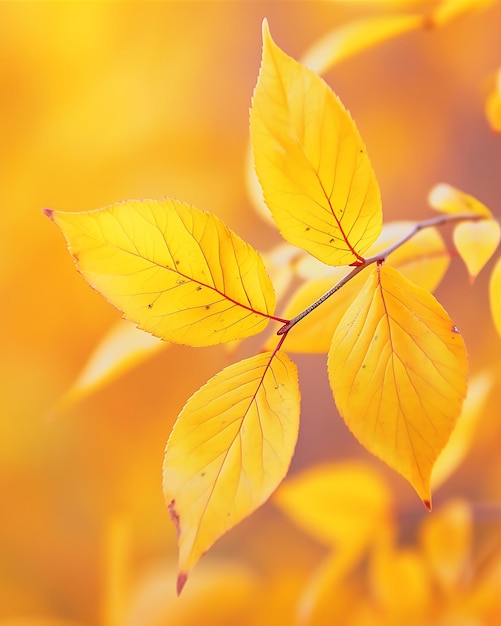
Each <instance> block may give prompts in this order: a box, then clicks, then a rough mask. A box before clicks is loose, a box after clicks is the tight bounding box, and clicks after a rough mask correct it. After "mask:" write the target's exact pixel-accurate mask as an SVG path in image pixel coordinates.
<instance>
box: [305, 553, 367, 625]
mask: <svg viewBox="0 0 501 626" xmlns="http://www.w3.org/2000/svg"><path fill="white" fill-rule="evenodd" d="M347 557H348V558H347ZM351 569H353V560H352V558H351V555H349V554H347V553H343V552H342V553H341V554H338V553H337V552H336V551H332V552H330V553H329V554H328V555H327V557H326V558H325V559H324V561H323V562H322V563H321V564H320V566H319V567H318V568H317V569H316V570H315V571H314V572H313V574H312V576H311V577H310V578H309V580H308V582H307V584H306V586H305V587H304V589H303V590H302V594H301V597H300V598H299V602H298V607H297V623H298V624H305V625H306V624H307V625H308V626H321V625H323V624H346V623H352V622H351V619H353V617H354V613H355V611H354V608H355V607H356V609H358V608H359V607H360V604H361V594H360V588H359V586H358V585H356V584H353V583H352V581H351V580H350V577H349V572H350V570H351ZM334 598H335V599H334ZM353 623H354V624H358V623H359V622H357V621H356V619H353ZM364 623H365V622H364V621H362V622H360V624H364Z"/></svg>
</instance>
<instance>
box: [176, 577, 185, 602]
mask: <svg viewBox="0 0 501 626" xmlns="http://www.w3.org/2000/svg"><path fill="white" fill-rule="evenodd" d="M187 580H188V574H187V573H186V572H179V574H178V576H177V583H176V593H177V595H178V596H180V595H181V591H182V590H183V588H184V586H185V585H186V581H187Z"/></svg>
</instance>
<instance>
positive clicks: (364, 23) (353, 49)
mask: <svg viewBox="0 0 501 626" xmlns="http://www.w3.org/2000/svg"><path fill="white" fill-rule="evenodd" d="M422 25H423V17H422V16H420V15H388V16H384V17H369V18H364V19H360V20H357V21H355V22H351V23H349V24H343V25H342V26H340V27H339V28H336V30H334V31H333V32H331V33H329V34H328V35H326V36H325V37H322V39H320V40H319V41H317V42H316V43H315V44H314V45H313V46H312V47H311V48H310V49H309V50H308V51H307V52H306V53H305V55H304V56H303V58H302V59H301V62H302V63H303V64H304V65H306V66H307V67H309V68H311V69H312V70H313V71H314V72H317V73H319V74H322V73H324V72H326V71H327V70H328V69H329V68H331V67H332V66H333V65H335V64H336V63H339V61H343V60H344V59H346V58H348V57H350V56H352V55H354V54H357V53H358V52H361V51H362V50H365V49H367V48H369V47H371V46H374V45H376V44H378V43H380V42H383V41H386V40H387V39H391V38H392V37H396V36H397V35H401V34H403V33H407V32H410V31H412V30H414V29H417V28H419V27H420V26H422Z"/></svg>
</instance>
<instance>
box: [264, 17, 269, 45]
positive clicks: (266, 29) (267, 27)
mask: <svg viewBox="0 0 501 626" xmlns="http://www.w3.org/2000/svg"><path fill="white" fill-rule="evenodd" d="M262 32H263V41H264V39H265V38H266V37H270V27H269V26H268V19H267V18H266V17H265V18H263V25H262Z"/></svg>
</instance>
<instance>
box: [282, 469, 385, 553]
mask: <svg viewBox="0 0 501 626" xmlns="http://www.w3.org/2000/svg"><path fill="white" fill-rule="evenodd" d="M273 501H274V502H275V503H276V504H277V505H278V506H279V507H280V509H281V510H282V511H283V512H284V513H285V514H286V515H287V516H288V517H289V518H290V519H292V520H293V521H294V522H295V523H296V524H297V525H298V526H299V527H300V528H302V529H303V530H304V531H305V532H307V533H308V534H310V535H311V536H313V537H314V538H315V539H317V540H318V541H320V542H322V543H323V544H326V545H328V546H330V547H332V548H335V549H336V552H337V553H338V554H340V553H348V554H349V555H350V556H351V557H353V558H354V557H355V556H358V555H359V554H360V553H361V552H363V551H364V550H365V549H366V548H367V545H368V544H369V543H370V542H371V541H372V540H374V539H375V538H376V537H377V535H378V534H379V533H381V532H383V531H384V530H385V529H386V526H387V525H388V523H389V518H390V512H391V506H392V502H391V496H390V493H389V491H388V488H387V486H386V483H385V482H384V481H383V480H382V479H381V478H380V477H379V475H378V473H377V472H376V471H375V470H374V469H373V468H371V467H368V466H365V465H363V464H362V463H357V462H351V461H346V462H344V463H336V464H326V465H320V466H318V467H313V468H311V469H309V470H306V471H304V472H302V473H301V474H299V475H298V476H294V477H293V478H290V479H288V480H287V481H286V482H285V483H284V484H283V485H282V486H281V487H280V489H279V490H278V491H277V492H276V494H275V496H274V498H273Z"/></svg>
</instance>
